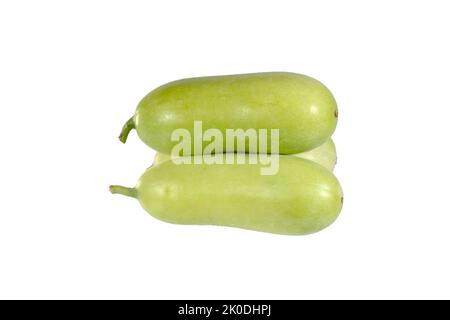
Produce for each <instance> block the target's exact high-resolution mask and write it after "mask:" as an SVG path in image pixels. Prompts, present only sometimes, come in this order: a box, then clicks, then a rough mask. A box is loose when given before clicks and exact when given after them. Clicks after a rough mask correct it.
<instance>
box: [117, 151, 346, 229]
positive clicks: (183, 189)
mask: <svg viewBox="0 0 450 320" xmlns="http://www.w3.org/2000/svg"><path fill="white" fill-rule="evenodd" d="M245 157H246V158H247V159H248V157H249V156H248V155H245ZM262 166H264V165H262V164H260V163H258V164H249V161H246V164H212V165H208V164H179V165H177V164H175V163H174V162H172V161H165V162H162V163H160V164H159V165H157V166H153V167H151V168H149V169H148V170H147V171H146V172H145V173H144V174H143V175H142V176H141V178H140V179H139V182H138V183H137V185H136V187H135V188H126V187H121V186H111V187H110V190H111V192H112V193H120V194H124V195H128V196H132V197H135V198H137V199H138V200H139V202H140V203H141V205H142V207H143V208H144V209H145V210H147V211H148V212H149V213H150V214H151V215H152V216H154V217H155V218H158V219H160V220H163V221H166V222H170V223H177V224H200V225H220V226H229V227H238V228H244V229H250V230H257V231H264V232H272V233H278V234H286V235H303V234H309V233H313V232H317V231H319V230H322V229H323V228H325V227H327V226H328V225H330V224H331V223H332V222H333V221H334V220H335V219H336V218H337V216H338V215H339V212H340V211H341V208H342V202H343V194H342V189H341V187H340V185H339V182H338V180H337V179H336V178H335V177H334V175H333V174H332V173H331V172H329V171H328V170H327V169H325V168H324V167H322V166H320V165H318V164H316V163H314V162H312V161H309V160H305V159H301V158H298V157H292V156H280V157H279V171H278V173H276V174H275V175H261V173H260V169H261V167H262Z"/></svg>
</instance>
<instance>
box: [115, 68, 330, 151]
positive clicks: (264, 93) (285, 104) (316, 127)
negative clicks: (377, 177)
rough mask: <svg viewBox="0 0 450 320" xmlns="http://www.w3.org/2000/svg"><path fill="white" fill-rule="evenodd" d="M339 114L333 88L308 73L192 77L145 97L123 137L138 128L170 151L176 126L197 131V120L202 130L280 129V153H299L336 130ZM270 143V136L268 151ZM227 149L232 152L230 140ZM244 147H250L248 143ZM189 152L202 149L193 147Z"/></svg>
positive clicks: (150, 141)
mask: <svg viewBox="0 0 450 320" xmlns="http://www.w3.org/2000/svg"><path fill="white" fill-rule="evenodd" d="M337 116H338V110H337V106H336V101H335V99H334V98H333V95H332V94H331V92H330V91H329V90H328V89H327V88H326V87H325V86H324V85H323V84H322V83H320V82H319V81H317V80H315V79H313V78H310V77H308V76H305V75H300V74H295V73H288V72H267V73H254V74H241V75H228V76H215V77H203V78H192V79H183V80H178V81H174V82H170V83H167V84H165V85H163V86H161V87H159V88H156V89H155V90H153V91H152V92H150V93H149V94H148V95H147V96H145V97H144V98H143V99H142V100H141V102H140V103H139V105H138V107H137V109H136V112H135V114H134V116H133V117H132V118H131V119H130V120H129V121H128V122H127V123H126V124H125V126H124V128H123V130H122V133H121V135H120V140H121V141H122V142H125V141H126V139H127V136H128V134H129V132H130V130H132V129H136V130H137V133H138V135H139V137H140V138H141V140H142V141H143V142H144V143H146V144H147V145H148V146H150V147H152V148H153V149H155V150H157V151H159V152H162V153H166V154H170V153H171V151H172V148H173V147H174V145H176V144H177V143H178V142H177V141H171V134H172V133H173V132H174V130H176V129H180V128H184V129H187V130H189V131H190V133H191V136H194V132H193V126H194V121H202V128H203V130H207V129H210V128H214V129H218V130H220V132H221V133H222V134H223V136H225V130H226V129H234V130H236V129H244V130H247V129H255V130H260V129H265V130H270V129H279V153H280V154H294V153H300V152H305V151H308V150H311V149H313V148H315V147H317V146H319V145H321V144H323V143H324V142H325V141H326V140H327V139H328V138H329V137H330V136H331V135H332V133H333V132H334V130H335V128H336V124H337ZM269 136H270V135H269ZM206 144H208V143H206V142H204V143H203V148H204V147H205V146H206ZM270 146H271V141H270V139H269V141H268V150H267V152H271V148H270ZM223 151H224V152H229V151H230V150H228V149H227V147H226V144H225V140H224V142H223ZM234 151H237V150H234ZM239 151H246V152H248V151H249V150H248V146H247V147H246V149H245V150H239ZM190 154H198V153H194V148H193V146H192V149H191V153H190ZM184 155H187V153H185V154H184Z"/></svg>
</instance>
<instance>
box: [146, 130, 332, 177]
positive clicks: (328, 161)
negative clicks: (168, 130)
mask: <svg viewBox="0 0 450 320" xmlns="http://www.w3.org/2000/svg"><path fill="white" fill-rule="evenodd" d="M292 156H294V157H299V158H303V159H307V160H311V161H313V162H316V163H318V164H320V165H321V166H323V167H325V168H327V169H328V170H329V171H331V172H333V170H334V167H335V165H336V161H337V156H336V147H335V145H334V142H333V140H332V139H331V138H330V139H328V140H327V141H326V142H325V143H323V144H321V145H320V146H318V147H317V148H314V149H312V150H309V151H306V152H302V153H296V154H293V155H292ZM171 158H172V157H171V156H170V155H169V154H165V153H161V152H157V153H156V155H155V158H154V160H153V165H154V166H156V165H158V164H160V163H161V162H164V161H167V160H170V159H171Z"/></svg>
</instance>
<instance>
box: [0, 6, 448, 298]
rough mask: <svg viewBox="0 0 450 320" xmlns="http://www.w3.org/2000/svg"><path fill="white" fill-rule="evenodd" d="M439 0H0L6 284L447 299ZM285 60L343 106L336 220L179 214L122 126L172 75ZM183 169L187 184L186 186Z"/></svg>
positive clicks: (15, 287) (85, 290)
mask: <svg viewBox="0 0 450 320" xmlns="http://www.w3.org/2000/svg"><path fill="white" fill-rule="evenodd" d="M449 14H450V7H449V5H448V1H278V0H277V1H261V0H259V1H230V0H227V1H221V2H219V1H167V0H166V1H3V2H2V3H1V4H0V58H1V59H0V119H1V126H0V130H1V132H0V134H1V138H2V139H1V149H0V150H1V158H0V159H1V160H0V161H1V166H0V179H1V180H0V298H139V299H140V298H181V299H184V298H193V299H197V298H210V299H214V298H255V299H257V298H274V299H278V298H289V299H300V298H307V299H313V298H344V299H346V298H450V272H449V269H450V255H449V251H450V250H449V244H450V204H449V198H450V196H449V181H450V174H449V165H448V163H449V161H450V154H449V151H448V149H447V147H448V145H449V144H448V138H449V136H450V124H449V123H450V120H449V119H450V105H449V91H450V87H449V85H450V62H449V60H450V42H449V30H450V19H449ZM261 71H292V72H298V73H304V74H308V75H311V76H313V77H315V78H317V79H319V80H321V81H322V82H324V83H325V84H326V85H327V86H328V87H329V88H330V89H331V90H332V92H333V93H334V95H335V97H336V99H337V101H338V104H339V108H340V109H339V115H340V119H339V124H338V128H337V131H336V133H335V135H334V139H335V142H336V145H337V148H338V158H339V161H338V166H337V168H336V171H335V173H336V175H337V177H338V178H339V179H340V181H341V183H342V186H343V188H344V192H345V204H344V208H343V211H342V213H341V216H340V217H339V219H338V220H337V221H336V223H335V224H334V225H332V226H331V227H330V228H328V229H326V230H324V231H322V232H320V233H317V234H314V235H310V236H304V237H289V236H280V235H272V234H265V233H258V232H251V231H245V230H238V229H231V228H220V227H205V226H204V227H201V226H178V225H170V224H166V223H163V222H160V221H158V220H156V219H154V218H152V217H151V216H149V215H148V214H147V213H146V212H145V211H144V210H143V209H141V208H140V206H139V203H138V202H137V201H135V200H133V199H130V198H125V197H121V196H112V195H111V194H109V192H108V185H109V184H111V183H116V184H123V185H130V186H132V185H133V184H134V183H135V182H136V180H137V179H138V177H139V176H140V174H141V173H142V172H143V171H144V169H145V168H146V167H148V166H149V165H150V164H151V162H152V158H153V154H154V152H153V151H152V150H150V149H149V148H148V147H146V146H145V145H144V144H143V143H142V142H141V141H140V140H139V139H138V138H137V136H136V133H135V132H133V133H132V134H131V135H130V137H129V141H128V143H127V144H126V145H122V144H121V143H120V142H119V141H118V139H117V136H118V133H119V131H120V129H121V126H122V124H123V123H124V122H125V121H126V120H127V119H128V118H129V117H130V116H131V115H132V113H133V111H134V108H135V106H136V104H137V103H138V101H139V100H140V99H141V98H142V97H143V96H144V95H145V94H146V93H147V92H148V91H150V90H152V89H153V88H155V87H156V86H159V85H160V84H163V83H165V82H168V81H171V80H175V79H179V78H185V77H192V76H203V75H217V74H233V73H246V72H261ZM193 183H195V182H193Z"/></svg>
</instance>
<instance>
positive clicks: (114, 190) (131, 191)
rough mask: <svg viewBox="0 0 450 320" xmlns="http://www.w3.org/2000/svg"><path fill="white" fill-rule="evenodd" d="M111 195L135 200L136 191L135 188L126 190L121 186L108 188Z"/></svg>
mask: <svg viewBox="0 0 450 320" xmlns="http://www.w3.org/2000/svg"><path fill="white" fill-rule="evenodd" d="M109 191H110V192H111V193H112V194H121V195H124V196H127V197H132V198H137V190H136V189H135V188H127V187H122V186H109Z"/></svg>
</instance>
